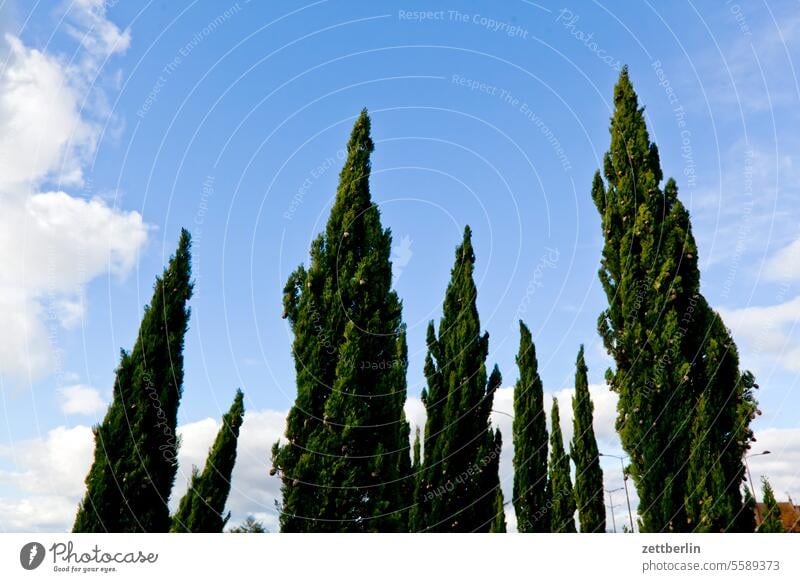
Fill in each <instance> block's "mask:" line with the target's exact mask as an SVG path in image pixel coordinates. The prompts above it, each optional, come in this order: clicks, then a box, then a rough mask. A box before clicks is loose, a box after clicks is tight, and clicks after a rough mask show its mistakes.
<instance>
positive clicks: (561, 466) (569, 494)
mask: <svg viewBox="0 0 800 582" xmlns="http://www.w3.org/2000/svg"><path fill="white" fill-rule="evenodd" d="M549 487H550V495H551V496H552V498H551V508H550V531H551V532H553V533H575V531H576V530H575V511H576V509H577V508H576V504H575V494H574V492H573V490H572V479H571V478H570V467H569V455H567V453H566V451H565V450H564V440H563V438H562V437H561V418H560V416H559V413H558V400H556V399H555V398H553V410H552V412H551V414H550V484H549Z"/></svg>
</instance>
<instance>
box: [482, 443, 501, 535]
mask: <svg viewBox="0 0 800 582" xmlns="http://www.w3.org/2000/svg"><path fill="white" fill-rule="evenodd" d="M492 450H493V451H494V452H495V454H493V455H490V462H489V463H488V467H487V468H488V470H487V471H486V480H487V485H486V490H487V491H490V490H491V489H492V488H494V491H495V494H494V505H493V508H492V515H491V520H490V524H489V533H506V510H505V501H504V500H503V489H502V487H501V486H500V451H502V450H503V435H502V434H500V429H499V428H498V429H495V431H494V447H493V449H492Z"/></svg>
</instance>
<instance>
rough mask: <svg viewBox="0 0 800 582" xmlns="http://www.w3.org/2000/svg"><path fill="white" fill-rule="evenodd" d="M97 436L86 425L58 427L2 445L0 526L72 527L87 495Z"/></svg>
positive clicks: (10, 528) (29, 528) (15, 528)
mask: <svg viewBox="0 0 800 582" xmlns="http://www.w3.org/2000/svg"><path fill="white" fill-rule="evenodd" d="M93 450H94V437H93V436H92V429H91V428H89V427H88V426H76V427H73V428H66V427H63V426H59V427H56V428H54V429H52V430H51V431H49V432H48V433H47V434H46V435H45V436H43V437H41V438H38V439H32V440H28V441H22V442H19V443H15V444H14V445H13V446H10V447H9V446H3V447H0V459H1V460H3V461H4V463H3V464H4V465H8V466H9V468H7V469H3V468H0V484H1V485H2V486H3V489H10V490H11V492H12V495H9V496H8V497H5V496H2V495H0V531H68V530H69V528H70V527H71V525H72V521H73V519H74V518H75V512H76V510H77V507H78V502H79V501H80V499H81V497H82V495H83V480H84V478H85V477H86V473H87V472H88V470H89V467H90V465H91V462H92V454H93Z"/></svg>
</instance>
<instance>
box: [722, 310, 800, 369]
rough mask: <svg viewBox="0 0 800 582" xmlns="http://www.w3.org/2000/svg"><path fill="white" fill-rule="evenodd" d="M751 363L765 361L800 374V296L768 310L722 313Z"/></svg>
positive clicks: (725, 311)
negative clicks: (799, 324)
mask: <svg viewBox="0 0 800 582" xmlns="http://www.w3.org/2000/svg"><path fill="white" fill-rule="evenodd" d="M720 313H721V314H722V317H723V319H724V320H725V323H726V324H727V325H728V326H729V327H730V328H731V329H732V330H733V332H734V335H735V336H736V338H737V339H738V340H740V341H742V344H743V346H744V348H745V349H746V352H745V351H744V350H743V353H746V354H747V356H748V360H751V359H752V360H755V362H756V365H755V366H754V368H755V369H756V370H757V369H758V365H757V364H758V360H759V359H761V358H766V359H767V360H769V361H772V362H775V363H778V364H779V365H781V366H783V367H784V368H786V369H787V370H789V371H792V372H797V371H800V337H798V331H800V330H798V327H800V326H798V325H797V324H798V322H799V321H800V297H795V298H794V299H791V300H788V301H785V302H783V303H778V304H776V305H769V306H765V307H756V306H754V307H745V308H742V309H723V310H720Z"/></svg>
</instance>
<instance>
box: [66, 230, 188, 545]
mask: <svg viewBox="0 0 800 582" xmlns="http://www.w3.org/2000/svg"><path fill="white" fill-rule="evenodd" d="M191 296H192V283H191V237H190V235H189V233H188V231H186V230H183V231H181V237H180V242H179V244H178V250H177V251H176V252H175V255H174V256H173V257H172V258H171V259H170V262H169V265H168V266H167V268H166V269H165V270H164V273H163V274H162V276H161V277H158V278H157V279H156V283H155V287H154V290H153V298H152V300H151V302H150V305H149V306H147V307H145V311H144V317H143V318H142V322H141V325H140V327H139V334H138V336H137V339H136V343H135V345H134V347H133V351H132V352H126V351H124V350H123V351H122V355H121V358H120V364H119V367H118V368H117V371H116V379H115V381H114V390H113V397H112V402H111V404H110V405H109V408H108V412H106V416H105V418H104V419H103V422H102V423H101V424H100V425H98V426H96V427H95V428H94V435H95V452H94V462H93V463H92V467H91V468H90V470H89V474H88V475H87V477H86V495H85V497H84V498H83V501H82V502H81V503H80V506H79V508H78V514H77V516H76V518H75V524H74V526H73V531H74V532H76V533H78V532H166V531H168V530H169V527H170V523H171V522H170V516H169V508H168V507H167V501H168V499H169V496H170V492H171V491H172V485H173V483H174V482H175V473H176V471H177V455H178V438H177V436H176V433H175V429H176V425H177V414H178V403H179V402H180V398H181V393H182V391H183V342H184V335H185V334H186V330H187V327H188V322H189V308H188V307H187V305H186V304H187V302H188V300H189V298H190V297H191Z"/></svg>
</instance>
